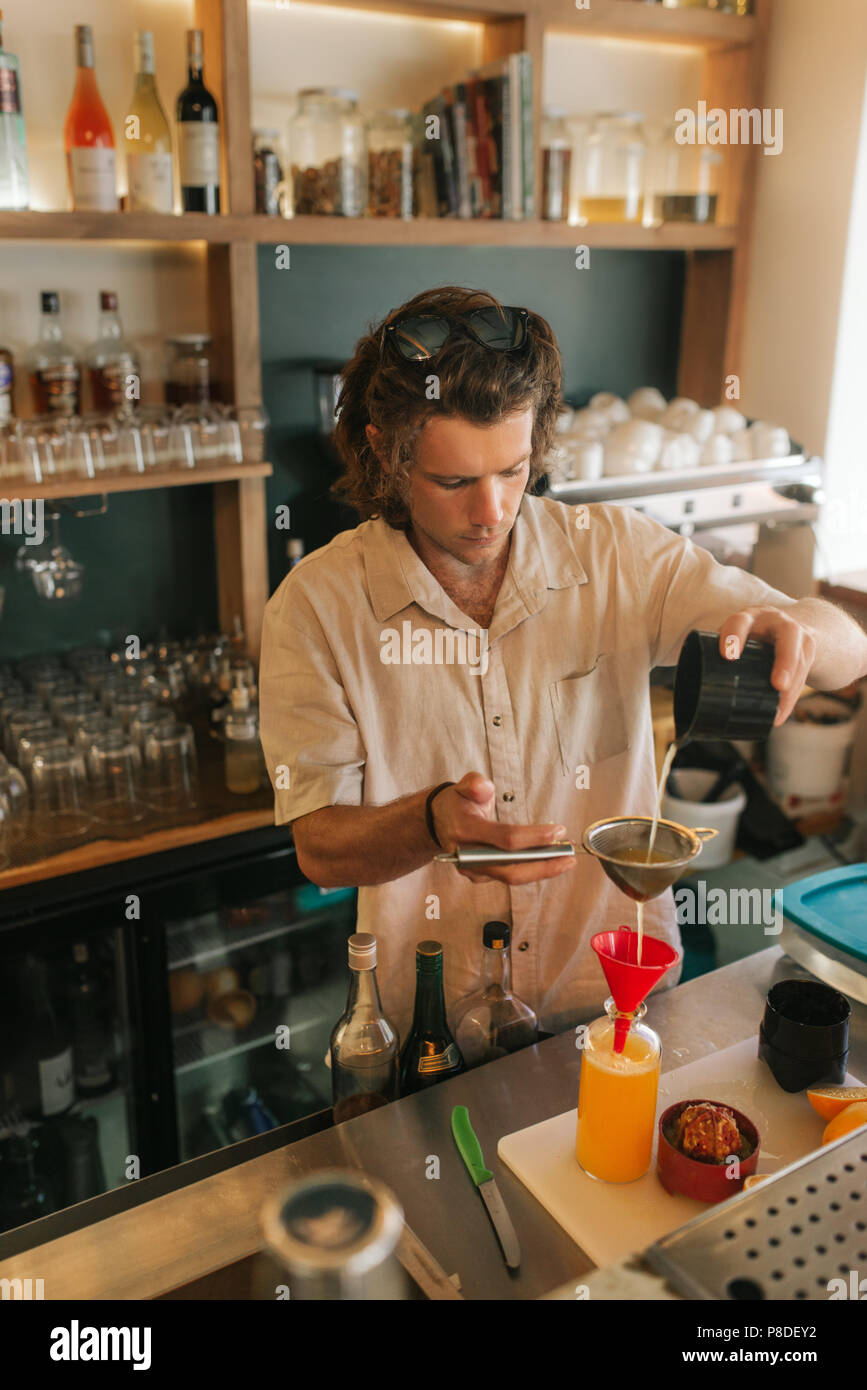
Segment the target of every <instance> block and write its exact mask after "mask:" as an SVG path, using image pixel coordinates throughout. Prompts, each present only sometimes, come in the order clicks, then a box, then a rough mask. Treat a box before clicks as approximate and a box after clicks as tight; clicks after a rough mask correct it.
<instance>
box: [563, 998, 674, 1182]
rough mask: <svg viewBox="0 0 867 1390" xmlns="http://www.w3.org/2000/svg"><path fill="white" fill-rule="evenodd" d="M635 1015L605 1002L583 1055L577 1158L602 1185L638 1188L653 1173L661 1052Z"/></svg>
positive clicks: (637, 1012)
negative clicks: (624, 1184)
mask: <svg viewBox="0 0 867 1390" xmlns="http://www.w3.org/2000/svg"><path fill="white" fill-rule="evenodd" d="M646 1012H647V1006H646V1004H644V1003H641V1004H639V1005H638V1008H637V1009H636V1010H635V1011H634V1013H625V1012H621V1011H620V1010H619V1009H618V1008H617V1005H616V1004H615V1002H614V1000H613V998H608V999H606V1001H605V1015H606V1016H605V1018H597V1019H594V1021H593V1022H592V1023H591V1024H589V1026H588V1028H587V1031H586V1035H585V1037H584V1047H583V1049H582V1052H581V1079H580V1084H579V1088H578V1132H577V1136H576V1143H575V1157H576V1158H577V1160H578V1162H579V1163H580V1165H581V1167H582V1168H583V1169H584V1172H585V1173H587V1174H589V1176H590V1177H591V1178H599V1179H601V1180H602V1181H603V1182H634V1181H635V1180H636V1178H640V1177H642V1176H643V1175H644V1174H645V1173H646V1172H647V1170H648V1168H649V1167H650V1157H651V1151H652V1149H653V1135H654V1130H655V1124H656V1093H657V1088H658V1086H659V1064H660V1059H661V1055H662V1047H661V1044H660V1041H659V1038H658V1036H657V1035H656V1033H654V1031H653V1029H652V1028H649V1027H647V1025H646V1024H644V1023H642V1019H643V1018H644V1015H645V1014H646Z"/></svg>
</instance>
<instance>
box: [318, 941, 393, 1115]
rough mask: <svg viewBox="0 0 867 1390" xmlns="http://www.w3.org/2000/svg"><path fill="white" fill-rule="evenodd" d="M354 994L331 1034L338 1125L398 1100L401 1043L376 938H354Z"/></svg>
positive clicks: (351, 954) (351, 949)
mask: <svg viewBox="0 0 867 1390" xmlns="http://www.w3.org/2000/svg"><path fill="white" fill-rule="evenodd" d="M349 970H350V980H349V994H348V995H347V999H346V1008H345V1009H344V1011H343V1014H342V1015H341V1017H340V1018H339V1019H338V1021H337V1023H336V1025H335V1027H334V1031H333V1032H332V1034H331V1091H332V1097H333V1101H334V1123H335V1124H340V1123H341V1121H343V1120H351V1119H352V1118H353V1117H354V1116H356V1115H364V1114H366V1113H367V1111H368V1110H376V1109H378V1108H379V1106H381V1105H387V1104H388V1102H389V1101H390V1100H396V1099H397V1058H398V1050H399V1047H400V1040H399V1038H398V1036H397V1032H396V1031H395V1029H394V1027H393V1026H392V1024H391V1023H390V1022H389V1020H388V1019H387V1018H386V1016H385V1014H384V1013H383V1012H382V1004H381V1002H380V998H379V986H378V985H377V983H376V937H375V936H371V935H370V934H369V933H368V932H357V933H356V934H355V935H354V936H351V937H350V938H349Z"/></svg>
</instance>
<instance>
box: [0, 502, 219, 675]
mask: <svg viewBox="0 0 867 1390" xmlns="http://www.w3.org/2000/svg"><path fill="white" fill-rule="evenodd" d="M0 496H2V482H0ZM76 505H78V506H80V507H82V508H84V507H93V506H96V505H98V499H95V498H84V499H80V500H79V501H78V502H77V504H76ZM45 525H46V531H47V532H48V534H49V535H50V530H49V527H50V523H49V521H48V518H47V517H46V521H45ZM60 540H61V543H62V544H63V545H65V546H66V547H67V548H68V549H69V550H70V551H71V553H72V555H73V557H74V558H75V559H76V560H80V561H81V562H82V563H83V564H84V566H85V574H84V586H83V590H82V594H81V598H80V599H71V600H68V601H65V602H62V603H58V602H53V601H52V602H46V601H45V600H44V599H40V598H38V597H37V594H36V591H35V589H34V588H33V582H32V580H31V578H30V576H29V575H28V574H17V573H16V572H15V570H14V568H13V566H14V561H15V556H16V553H17V551H18V549H19V547H20V544H21V541H20V539H19V538H18V537H14V538H13V537H10V536H2V535H0V586H2V587H3V588H5V590H6V601H5V605H4V609H3V614H2V617H0V660H4V661H7V660H9V659H11V658H16V657H21V656H27V655H29V654H30V653H31V652H39V651H49V650H52V651H53V650H57V649H66V648H68V647H74V646H77V645H79V644H81V643H85V642H95V641H106V642H116V641H118V640H119V639H120V638H121V637H122V636H125V635H126V634H127V633H136V634H137V635H138V636H140V637H142V638H144V639H147V638H149V637H151V636H154V635H156V632H157V630H158V628H159V627H160V625H163V626H164V627H165V628H166V629H167V630H168V632H169V633H171V634H173V635H175V634H176V635H178V636H187V635H190V636H191V635H194V634H195V633H196V632H197V631H198V630H199V627H200V626H202V627H204V628H205V629H207V630H209V631H210V630H213V628H214V627H215V626H216V622H217V596H216V586H215V582H214V575H215V572H216V571H215V564H216V561H215V552H214V523H213V516H212V489H211V488H210V487H205V486H200V487H178V488H166V489H161V490H157V491H154V492H140V493H137V494H133V493H114V494H111V495H110V496H109V498H108V512H107V513H106V515H105V516H95V517H83V518H80V519H79V518H73V517H67V516H66V515H61V518H60Z"/></svg>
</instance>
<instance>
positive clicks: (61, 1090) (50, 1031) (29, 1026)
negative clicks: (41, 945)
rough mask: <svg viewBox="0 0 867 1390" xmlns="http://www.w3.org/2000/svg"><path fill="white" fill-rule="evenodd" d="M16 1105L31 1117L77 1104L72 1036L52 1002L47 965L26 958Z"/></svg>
mask: <svg viewBox="0 0 867 1390" xmlns="http://www.w3.org/2000/svg"><path fill="white" fill-rule="evenodd" d="M17 1017H18V1025H17V1028H16V1030H15V1032H16V1034H17V1047H16V1057H15V1061H14V1063H13V1072H14V1075H15V1079H16V1080H15V1094H16V1098H17V1099H16V1105H17V1107H18V1109H19V1110H20V1111H21V1113H22V1115H24V1116H26V1117H27V1118H29V1119H45V1118H46V1117H47V1116H49V1115H60V1114H62V1113H63V1112H64V1111H65V1110H68V1109H69V1107H70V1105H72V1103H73V1101H74V1100H75V1083H74V1080H73V1070H72V1038H71V1035H70V1033H69V1029H68V1028H67V1026H66V1022H65V1020H64V1019H63V1017H62V1016H61V1015H60V1014H59V1013H58V1011H57V1009H56V1008H55V1005H54V1002H53V1000H52V998H51V992H50V988H49V980H48V967H47V965H46V963H45V961H44V960H40V959H39V958H38V957H36V956H34V955H27V956H25V957H24V960H23V961H22V962H21V965H20V968H19V970H18V990H17Z"/></svg>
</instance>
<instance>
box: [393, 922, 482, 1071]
mask: <svg viewBox="0 0 867 1390" xmlns="http://www.w3.org/2000/svg"><path fill="white" fill-rule="evenodd" d="M465 1070H466V1068H465V1067H464V1059H463V1057H462V1056H461V1053H460V1049H459V1047H458V1045H457V1043H456V1042H455V1040H454V1038H453V1037H452V1035H451V1033H450V1031H449V1026H448V1024H447V1022H446V1005H445V998H444V996H443V948H442V946H441V945H440V943H439V942H438V941H420V942H419V943H418V945H417V946H416V948H415V1012H414V1014H413V1020H412V1027H411V1029H410V1031H409V1036H408V1038H407V1040H406V1043H405V1044H404V1048H403V1051H402V1052H401V1054H400V1094H401V1095H402V1096H408V1095H411V1094H412V1093H413V1092H414V1091H424V1090H426V1089H427V1087H429V1086H435V1085H436V1084H437V1082H438V1081H447V1080H448V1079H449V1077H452V1076H459V1075H460V1073H461V1072H462V1071H465Z"/></svg>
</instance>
